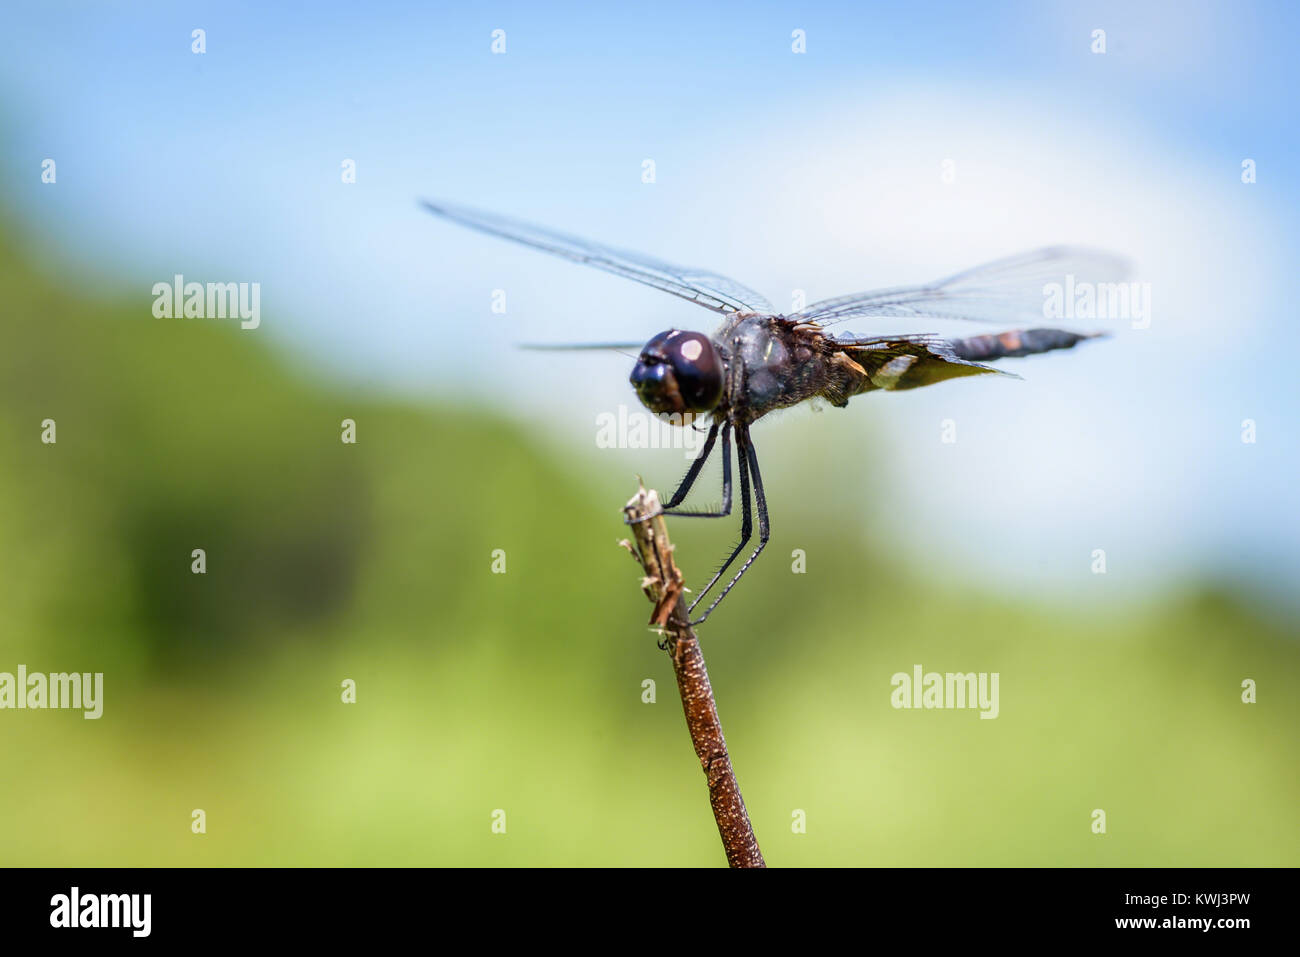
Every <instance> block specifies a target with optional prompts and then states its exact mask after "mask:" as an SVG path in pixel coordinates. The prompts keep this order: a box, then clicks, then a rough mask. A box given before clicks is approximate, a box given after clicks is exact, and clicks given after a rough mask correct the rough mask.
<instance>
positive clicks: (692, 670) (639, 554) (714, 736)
mask: <svg viewBox="0 0 1300 957" xmlns="http://www.w3.org/2000/svg"><path fill="white" fill-rule="evenodd" d="M624 512H625V514H626V515H627V517H628V518H630V519H635V518H642V517H644V516H646V515H655V518H652V519H650V520H649V521H643V522H636V523H634V524H632V525H630V526H629V527H630V528H631V530H632V542H624V543H623V544H625V545H626V546H627V547H628V550H629V551H631V552H632V555H633V557H634V558H636V560H637V561H638V562H640V563H641V567H642V569H644V571H645V578H644V579H642V581H641V590H642V591H644V592H645V594H646V597H648V598H649V599H650V600H651V601H652V602H654V611H653V612H652V613H651V615H650V624H652V625H655V626H657V627H658V628H660V629H662V631H663V634H664V640H663V641H662V642H661V643H660V647H661V648H663V649H665V650H666V651H667V652H668V654H669V656H670V657H671V658H672V662H673V671H674V672H675V673H676V675H677V690H678V692H680V693H681V696H682V710H683V711H685V712H686V727H687V729H688V730H689V731H690V733H691V743H692V744H693V745H694V746H695V754H696V756H697V757H698V758H699V759H700V766H701V767H702V768H703V770H704V777H705V780H706V781H707V782H708V785H709V804H710V805H712V807H713V817H714V819H715V820H716V821H717V822H718V834H719V835H721V837H722V847H723V850H725V851H726V852H727V863H728V864H729V865H731V866H732V867H766V866H767V864H766V863H765V862H764V861H763V853H762V851H760V850H759V849H758V839H757V838H755V837H754V829H753V827H751V826H750V823H749V814H748V812H746V810H745V801H744V798H742V797H741V795H740V785H739V784H737V783H736V775H735V772H734V771H732V769H731V758H730V757H729V756H728V754H727V742H726V739H725V738H724V737H723V736H722V724H721V723H720V722H719V721H718V708H717V705H716V704H715V702H714V700H713V687H712V685H710V684H709V672H708V669H707V668H705V666H704V656H703V655H702V654H701V653H700V642H699V639H698V638H696V637H695V632H694V631H693V630H692V628H691V625H690V620H689V618H688V617H687V614H686V605H685V602H684V600H683V593H684V588H683V585H682V573H681V572H680V571H679V570H678V568H677V565H676V563H675V562H674V561H673V546H672V544H671V543H670V542H669V541H668V530H667V528H666V527H665V525H664V520H663V517H662V516H660V515H659V514H658V513H659V496H658V495H657V494H656V493H655V492H654V491H653V490H650V491H647V490H646V489H645V488H642V489H641V490H640V491H639V492H638V493H637V494H636V495H635V496H634V497H633V498H632V500H631V501H630V502H628V503H627V506H626V507H625V508H624Z"/></svg>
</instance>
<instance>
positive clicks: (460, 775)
mask: <svg viewBox="0 0 1300 957" xmlns="http://www.w3.org/2000/svg"><path fill="white" fill-rule="evenodd" d="M0 253H3V255H0V301H2V302H3V303H4V304H5V307H4V308H5V314H6V315H5V323H4V336H5V343H4V348H3V350H0V449H2V450H3V453H2V454H3V463H2V467H0V543H2V544H3V547H2V548H0V611H2V617H0V670H3V671H14V670H16V668H17V665H18V664H25V665H26V666H27V667H28V669H29V671H40V670H44V671H68V670H77V671H102V672H104V673H105V704H104V716H103V718H101V719H100V720H98V721H87V720H84V719H83V718H82V716H81V713H80V712H76V711H4V712H0V769H3V772H2V773H3V779H4V784H3V787H0V821H2V822H3V826H2V828H0V863H4V864H10V865H73V864H76V865H191V864H192V865H238V864H254V865H273V864H281V865H282V864H289V865H345V864H346V865H384V864H396V865H440V864H455V865H555V864H558V865H608V864H612V865H652V866H657V865H706V866H707V865H713V866H716V865H721V864H722V863H723V856H722V853H721V849H720V846H719V842H718V838H717V833H716V830H715V827H714V824H713V820H712V817H711V814H710V811H709V806H708V801H707V796H706V791H705V786H704V778H703V775H702V774H701V772H700V770H699V767H698V764H697V763H696V761H695V758H694V755H693V753H692V751H691V748H690V743H689V741H688V738H687V734H686V730H685V725H684V721H683V718H682V714H681V707H680V703H679V701H678V699H677V694H676V689H675V686H674V684H673V679H672V672H671V669H670V666H669V662H668V660H667V658H666V656H665V655H664V654H663V653H662V652H660V651H659V650H658V649H657V648H656V646H655V636H654V635H653V634H652V633H651V632H649V631H648V630H647V629H646V628H645V627H644V623H645V621H646V617H647V615H648V612H649V605H648V604H647V603H646V601H645V599H644V598H643V596H642V595H641V594H640V592H639V590H638V588H637V580H638V569H637V568H636V566H635V565H634V564H633V563H632V562H631V561H630V560H629V558H628V557H627V556H626V555H625V554H624V553H622V552H621V551H620V549H619V548H618V547H617V544H616V543H617V541H618V539H619V538H621V537H622V536H623V530H622V528H621V526H620V524H619V507H620V506H621V504H622V502H623V501H625V500H626V498H627V497H628V496H630V495H631V493H632V492H633V491H634V490H635V481H634V479H633V478H632V477H631V476H623V475H611V474H610V470H609V468H608V467H607V466H602V463H601V462H600V459H599V458H598V457H594V456H591V455H590V454H585V455H584V454H569V450H566V449H564V448H561V447H557V445H556V443H554V442H552V441H550V440H547V439H545V438H540V437H537V436H535V435H533V434H531V433H530V431H529V430H526V429H525V428H524V427H523V426H522V425H519V424H512V423H511V422H510V421H507V420H505V419H504V418H499V417H494V415H493V414H491V413H490V412H486V411H482V410H480V409H477V408H473V407H458V406H457V405H456V404H454V403H450V402H446V401H440V402H437V403H432V404H428V405H419V404H416V403H414V402H413V401H410V402H407V401H399V400H394V399H390V398H384V397H380V396H375V395H364V394H360V393H358V392H357V391H356V390H355V389H353V388H351V387H346V386H341V385H338V384H332V383H330V382H328V381H323V380H321V379H320V378H319V377H313V376H312V375H311V374H310V373H308V372H307V371H305V370H304V369H303V368H302V367H300V366H299V365H297V364H296V363H295V362H294V361H293V360H292V359H291V358H290V357H288V356H286V355H285V354H283V353H282V352H281V351H280V350H277V349H276V348H275V347H274V346H273V345H272V344H271V343H270V341H269V340H268V338H267V337H265V336H264V335H261V334H249V333H242V332H241V331H240V330H239V329H238V327H237V326H236V325H235V324H233V323H229V324H220V323H213V322H208V321H203V320H157V319H153V318H151V317H150V316H149V313H148V308H147V303H142V302H136V301H118V302H106V301H99V300H86V299H84V298H79V296H78V295H77V294H76V293H75V292H72V291H68V290H69V287H70V286H71V285H72V284H70V283H67V282H65V281H64V277H61V276H59V275H57V274H52V273H50V272H48V271H47V272H44V273H42V272H38V271H37V270H36V269H34V268H33V267H31V266H30V265H28V264H27V263H26V261H25V256H26V255H27V253H26V251H25V250H24V249H22V248H20V246H19V244H17V243H15V242H12V241H9V242H4V243H0ZM76 288H85V287H84V284H78V285H77V286H76ZM45 418H53V419H55V420H56V421H57V423H58V425H57V428H58V442H57V444H55V445H44V444H42V443H41V442H40V422H41V420H43V419H45ZM344 418H353V419H355V420H356V422H357V423H358V443H357V444H356V445H344V444H342V443H341V442H340V439H339V432H340V429H339V424H340V421H341V420H342V419H344ZM802 432H806V433H807V434H802V433H797V434H792V435H788V436H787V437H786V438H785V440H784V441H785V442H786V445H785V446H784V447H783V448H784V449H785V451H786V452H787V453H789V454H787V455H784V456H781V457H779V459H778V460H776V461H774V460H773V459H772V458H768V459H767V460H766V461H767V463H770V464H768V465H767V467H766V468H765V477H767V479H768V483H769V488H770V489H771V488H776V487H782V486H784V487H786V488H787V489H788V488H790V487H792V486H794V485H796V484H797V483H798V482H799V481H800V476H802V477H803V480H805V481H806V480H807V476H808V474H809V471H808V469H809V466H808V465H807V464H806V463H807V462H809V461H821V460H825V459H829V458H833V457H834V455H836V454H837V453H836V451H835V450H834V449H828V448H825V447H822V446H818V445H817V442H818V438H817V436H816V435H815V434H813V430H802ZM801 462H802V463H805V464H803V465H801V464H800V463H801ZM822 467H823V466H821V465H819V466H817V470H820V469H821V468H822ZM825 467H826V468H827V469H828V470H829V471H836V470H835V469H834V468H833V463H828V464H826V466H825ZM801 470H802V471H801ZM657 471H659V470H657ZM673 477H674V478H675V475H674V476H673ZM849 479H851V480H852V481H854V482H856V483H858V484H859V485H863V484H864V483H865V482H866V481H867V480H866V479H865V477H860V476H854V475H853V474H852V473H850V474H849V476H848V478H847V479H845V481H848V480H849ZM611 490H613V491H611ZM860 491H861V494H867V493H868V492H869V491H870V490H869V489H867V488H865V487H864V488H862V489H861V490H860ZM770 494H771V495H775V494H776V493H775V492H770ZM837 500H838V499H835V498H828V497H826V496H821V495H800V494H794V495H784V496H782V498H781V499H780V503H781V509H782V512H781V520H780V522H779V523H778V524H777V526H776V531H775V535H774V538H773V542H772V545H771V549H770V552H769V555H768V556H765V559H764V560H763V561H762V562H760V563H759V564H758V565H757V566H756V567H755V569H754V570H753V572H752V573H751V576H750V577H749V578H747V579H746V581H745V583H744V584H743V585H742V586H741V587H740V589H738V591H737V592H736V593H735V594H734V595H733V596H732V597H731V598H730V599H729V600H728V602H727V603H726V604H725V605H724V606H722V609H721V610H720V611H719V614H718V616H717V617H716V618H715V619H714V620H713V621H711V622H710V623H709V626H708V627H706V628H705V629H703V630H702V636H703V639H704V651H705V655H706V658H707V661H708V664H709V668H710V672H711V675H712V678H713V684H714V688H715V691H716V694H717V697H718V702H719V707H720V710H721V714H722V720H723V725H724V728H725V729H726V732H727V736H728V743H729V746H730V750H731V753H732V756H733V760H734V762H735V766H736V769H737V772H738V776H739V780H740V783H741V786H742V788H743V791H744V795H745V798H746V801H747V803H748V806H749V809H750V812H751V815H752V818H753V823H754V826H755V829H756V831H757V833H758V836H759V840H760V842H761V844H762V847H763V850H764V852H765V854H766V856H767V859H768V861H769V863H770V864H772V865H821V864H829V865H1049V866H1052V865H1139V866H1146V865H1290V866H1294V865H1296V864H1298V863H1300V838H1298V831H1297V825H1296V808H1297V798H1300V784H1298V783H1297V767H1298V766H1300V764H1298V759H1300V747H1298V746H1297V740H1296V729H1297V727H1300V722H1298V721H1297V718H1298V717H1300V714H1298V712H1300V706H1298V705H1297V702H1296V698H1295V695H1294V693H1293V692H1294V689H1295V687H1296V682H1297V677H1298V674H1297V672H1298V670H1300V653H1298V650H1300V645H1298V644H1297V626H1296V621H1295V620H1294V617H1293V616H1291V615H1290V614H1289V613H1288V612H1286V611H1285V610H1284V609H1280V608H1275V607H1269V606H1267V605H1265V604H1263V603H1261V601H1260V600H1259V599H1258V598H1257V597H1256V596H1253V595H1251V594H1248V593H1245V592H1242V591H1240V590H1239V588H1237V587H1236V586H1229V585H1226V584H1219V583H1216V582H1213V581H1189V582H1186V583H1184V584H1183V585H1181V586H1179V587H1177V588H1172V589H1170V590H1168V591H1165V592H1163V593H1159V594H1152V595H1150V596H1149V598H1148V599H1147V600H1146V601H1145V602H1144V603H1142V604H1139V605H1132V604H1126V605H1122V606H1113V605H1110V604H1107V603H1105V602H1100V601H1099V602H1096V603H1095V604H1094V605H1090V606H1089V607H1091V608H1093V609H1094V610H1088V611H1082V612H1081V611H1079V609H1078V607H1076V606H1072V607H1071V608H1069V609H1065V608H1061V607H1056V606H1054V605H1053V604H1051V603H1050V602H1048V601H1045V600H1041V601H1040V600H1036V599H1035V597H1034V596H1033V595H1031V594H1011V593H1006V594H990V593H989V591H988V590H987V589H983V590H979V589H976V588H975V587H973V586H964V585H963V584H962V582H961V581H960V580H952V579H951V578H950V577H949V576H946V575H945V576H943V577H942V579H940V578H939V577H937V576H936V577H935V578H933V579H928V578H927V577H926V576H923V575H918V574H917V573H916V572H915V571H914V570H913V571H909V570H906V569H904V568H900V567H899V565H898V564H896V563H894V562H892V561H889V560H888V558H887V557H885V556H882V555H881V554H879V553H876V552H873V551H869V550H867V548H866V547H865V544H864V542H863V541H862V539H861V538H860V537H859V536H858V535H856V534H852V533H851V532H850V530H849V529H847V528H846V527H845V524H844V523H843V522H841V521H839V520H838V518H837V516H836V515H835V514H833V513H828V510H827V507H826V505H827V502H828V501H837ZM709 524H711V523H698V524H696V525H694V526H690V523H685V522H681V521H679V522H676V523H674V524H673V525H671V526H670V528H671V531H672V532H673V534H674V537H675V539H676V540H677V541H678V543H679V551H678V561H679V563H680V564H681V565H682V566H683V568H684V569H685V570H686V573H687V575H688V579H689V580H690V581H692V582H694V581H697V580H698V579H700V578H701V577H702V576H703V575H704V574H705V573H707V572H709V571H711V570H712V566H711V565H710V563H711V562H713V561H714V560H715V557H716V553H717V552H719V551H720V550H721V548H722V545H723V544H724V543H723V542H721V541H720V536H721V535H722V534H723V533H721V532H720V531H719V530H718V529H717V527H716V526H715V527H713V528H712V529H709V528H704V527H702V526H704V525H709ZM688 526H690V527H688ZM796 530H797V538H796V537H795V535H796ZM725 534H734V530H731V529H729V530H728V531H727V532H726V533H725ZM196 547H202V548H205V549H206V551H207V563H208V571H207V574H206V575H202V576H199V575H193V574H191V572H190V561H191V559H190V552H191V550H192V549H193V548H196ZM795 547H799V548H803V549H805V551H806V552H807V555H808V563H809V573H808V574H804V575H792V574H791V570H790V560H789V558H788V557H783V556H789V555H790V553H791V550H792V549H793V548H795ZM497 548H501V549H504V550H505V552H506V556H507V572H506V574H504V575H496V574H492V573H491V564H492V551H493V549H497ZM1088 585H1089V586H1091V587H1099V588H1100V587H1104V585H1103V584H1101V583H1099V582H1093V581H1089V582H1088ZM918 663H919V664H921V665H923V666H924V667H925V669H926V670H927V671H928V670H932V669H933V670H939V671H997V672H998V673H999V674H1000V675H1001V688H1000V691H1001V714H1000V716H999V717H998V718H997V719H996V720H993V721H989V720H980V719H979V718H978V716H977V713H976V712H974V711H899V710H894V709H893V708H892V707H891V706H890V691H891V688H890V676H891V675H892V674H894V673H895V672H898V671H907V672H910V671H911V669H912V666H913V665H914V664H918ZM345 678H351V679H354V680H355V681H356V683H357V696H358V700H357V703H356V704H355V705H345V704H343V703H341V701H340V683H341V682H342V681H343V680H344V679H345ZM647 678H650V679H654V680H655V681H656V682H657V701H656V703H654V704H646V703H643V702H642V682H643V681H644V680H645V679H647ZM1245 678H1253V679H1255V680H1256V681H1257V682H1258V684H1259V700H1258V703H1256V704H1253V705H1245V704H1243V703H1242V702H1241V699H1240V698H1241V682H1242V680H1243V679H1245ZM195 808H202V809H203V810H204V811H205V812H206V814H207V833H206V834H202V835H195V834H193V833H191V829H190V821H191V811H192V810H193V809H195ZM498 808H500V809H504V810H505V812H506V822H507V830H506V833H505V834H504V835H500V834H493V833H492V831H491V816H492V812H493V811H494V809H498ZM1094 808H1101V809H1103V810H1105V812H1106V815H1107V833H1106V834H1105V835H1095V834H1093V833H1092V830H1091V823H1092V818H1091V814H1092V811H1093V809H1094ZM796 809H798V810H802V811H804V812H805V813H806V816H807V833H806V834H794V833H792V828H791V821H792V814H793V813H794V812H795V811H796Z"/></svg>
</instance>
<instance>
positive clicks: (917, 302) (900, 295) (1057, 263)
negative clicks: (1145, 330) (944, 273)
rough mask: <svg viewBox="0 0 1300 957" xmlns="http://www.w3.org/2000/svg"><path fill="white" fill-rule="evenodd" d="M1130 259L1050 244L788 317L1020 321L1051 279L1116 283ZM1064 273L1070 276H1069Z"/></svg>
mask: <svg viewBox="0 0 1300 957" xmlns="http://www.w3.org/2000/svg"><path fill="white" fill-rule="evenodd" d="M1128 272H1129V267H1128V263H1127V262H1126V261H1125V260H1124V259H1122V258H1121V257H1118V256H1115V255H1112V254H1110V253H1105V252H1100V251H1097V250H1092V249H1084V248H1080V247H1075V246H1048V247H1045V248H1043V249H1036V250H1034V251H1032V252H1028V253H1022V254H1020V255H1019V256H1011V257H1009V258H1007V259H999V260H997V261H996V262H991V263H986V264H985V265H983V266H976V267H975V268H974V269H968V270H967V271H966V272H962V273H958V274H957V275H955V276H949V277H948V278H947V279H941V280H939V281H938V282H933V283H930V284H929V285H926V286H905V287H900V288H897V289H877V290H874V291H871V292H859V293H853V294H852V295H848V296H840V297H838V298H836V299H824V300H822V301H821V302H815V303H813V304H812V305H811V306H809V307H808V308H806V309H804V310H803V311H801V312H798V313H796V314H795V315H793V316H791V317H789V318H791V319H795V320H798V321H800V322H815V323H817V324H819V325H823V326H825V325H831V324H833V323H836V322H842V321H844V320H845V319H855V318H870V319H877V318H879V319H915V318H928V319H973V320H977V321H988V322H1022V321H1026V320H1033V319H1042V318H1043V316H1044V305H1045V303H1046V302H1047V290H1046V289H1045V287H1046V286H1047V284H1049V283H1058V284H1060V286H1061V287H1062V288H1068V287H1069V286H1070V285H1071V284H1082V283H1097V284H1100V283H1118V282H1120V281H1121V280H1123V279H1124V277H1125V276H1127V275H1128ZM1067 277H1073V278H1072V279H1068V278H1067Z"/></svg>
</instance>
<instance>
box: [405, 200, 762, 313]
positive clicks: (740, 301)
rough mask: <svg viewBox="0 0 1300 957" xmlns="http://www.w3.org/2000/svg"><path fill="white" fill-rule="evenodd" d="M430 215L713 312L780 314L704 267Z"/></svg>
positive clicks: (490, 221) (482, 219)
mask: <svg viewBox="0 0 1300 957" xmlns="http://www.w3.org/2000/svg"><path fill="white" fill-rule="evenodd" d="M421 205H423V206H424V208H425V209H427V210H428V211H429V212H431V213H434V214H435V215H438V216H443V217H445V218H447V219H450V220H452V221H453V222H457V223H460V224H461V225H463V226H468V227H470V228H471V229H477V230H479V231H480V232H484V233H489V234H491V235H493V236H501V237H503V238H505V239H513V240H514V241H515V242H517V243H523V244H524V245H525V246H532V247H533V248H534V249H540V250H542V251H543V252H548V253H552V254H554V255H556V256H562V257H564V258H565V259H569V260H572V261H573V262H577V263H586V264H587V265H588V266H595V267H596V268H597V269H603V270H605V271H606V272H612V273H614V275H616V276H625V277H626V278H628V279H634V280H636V281H637V282H642V283H645V284H646V285H647V286H654V288H656V289H662V290H663V291H664V292H669V293H672V294H673V295H674V296H681V297H682V298H683V299H687V300H689V301H691V302H694V303H698V304H699V305H701V306H704V307H705V308H706V309H712V310H713V311H714V312H761V313H766V314H769V315H771V314H772V313H775V312H776V310H775V309H773V308H772V305H771V303H769V302H768V301H767V300H766V299H764V298H763V297H762V296H761V295H759V294H758V293H756V292H755V291H754V290H752V289H750V288H748V287H747V286H743V285H741V284H740V283H738V282H736V281H735V280H732V279H728V278H727V277H726V276H719V275H718V274H717V273H712V272H708V271H707V270H704V269H694V268H691V267H689V266H675V265H673V264H672V263H666V262H663V261H661V260H658V259H653V258H651V257H650V256H643V255H642V254H641V253H634V252H627V251H625V250H621V249H614V248H613V247H611V246H603V245H601V244H600V243H593V242H588V241H587V240H585V239H579V238H578V237H577V236H567V235H565V234H564V233H557V232H553V231H552V230H549V229H543V228H542V227H540V226H533V225H530V224H529V223H523V222H520V221H518V220H515V219H508V218H507V217H505V216H496V215H494V214H492V213H484V212H480V211H478V210H475V209H469V208H467V207H464V206H452V205H449V204H447V203H434V202H430V201H428V200H424V201H423V202H422V204H421Z"/></svg>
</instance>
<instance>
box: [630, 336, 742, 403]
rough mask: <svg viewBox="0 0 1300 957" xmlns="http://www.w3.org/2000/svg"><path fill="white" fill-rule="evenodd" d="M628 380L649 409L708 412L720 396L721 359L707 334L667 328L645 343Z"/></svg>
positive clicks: (720, 398) (718, 400)
mask: <svg viewBox="0 0 1300 957" xmlns="http://www.w3.org/2000/svg"><path fill="white" fill-rule="evenodd" d="M631 382H632V387H633V388H634V389H636V394H637V397H638V398H640V400H641V404H642V405H644V406H645V407H646V408H647V409H649V410H650V411H651V412H655V413H659V414H663V413H677V414H679V415H681V414H684V413H687V412H696V413H699V412H709V411H711V410H712V409H713V408H714V407H715V406H717V404H718V403H719V402H720V401H721V400H722V361H721V360H720V359H719V358H718V351H717V350H716V349H715V348H713V343H712V342H710V341H709V337H708V336H704V335H701V334H700V333H698V332H683V331H681V330H680V329H669V330H668V331H667V332H661V333H659V335H657V336H655V337H654V338H653V339H651V340H650V341H649V342H647V343H646V344H645V348H643V349H642V350H641V357H640V358H639V359H637V362H636V368H635V369H633V370H632V377H631Z"/></svg>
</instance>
